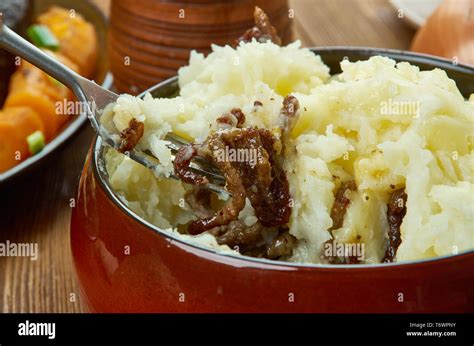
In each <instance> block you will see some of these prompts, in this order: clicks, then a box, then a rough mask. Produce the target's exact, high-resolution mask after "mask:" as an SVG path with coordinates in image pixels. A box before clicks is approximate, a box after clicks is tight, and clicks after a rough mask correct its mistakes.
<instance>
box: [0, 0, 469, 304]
mask: <svg viewBox="0 0 474 346" xmlns="http://www.w3.org/2000/svg"><path fill="white" fill-rule="evenodd" d="M52 5H57V6H59V7H60V8H61V9H62V10H58V11H56V12H55V11H53V12H48V11H49V9H50V7H51V6H52ZM255 5H258V6H259V7H261V8H262V9H263V10H264V11H266V12H267V14H268V15H269V17H270V19H271V21H272V23H273V25H274V26H275V27H276V28H277V31H278V33H279V35H280V37H281V38H282V40H283V42H284V43H289V42H291V41H293V40H295V39H298V40H301V42H302V45H303V46H307V47H313V46H370V47H384V48H392V49H401V50H414V51H418V52H424V53H429V54H434V55H438V56H442V57H444V58H446V59H449V60H451V61H452V62H453V63H468V64H474V0H444V1H441V0H391V1H389V0H288V1H287V0H113V1H110V0H90V1H88V0H74V1H73V0H36V1H35V0H31V1H26V0H1V4H0V12H2V13H3V14H4V19H5V20H6V22H7V23H8V25H9V26H11V27H12V28H13V29H14V30H15V31H17V32H19V33H21V34H22V35H24V36H25V37H29V38H30V39H32V37H33V38H36V39H37V41H38V42H39V44H42V45H43V46H44V47H45V48H48V49H51V50H52V51H54V53H55V54H59V55H64V58H65V59H67V60H68V61H70V63H71V66H74V67H75V68H77V70H78V71H79V72H80V73H83V74H84V75H87V76H88V77H89V78H92V79H94V80H96V81H97V82H99V83H106V81H107V80H109V81H110V80H111V79H110V78H107V77H106V76H107V75H108V76H109V77H110V76H113V85H108V86H110V87H112V88H114V89H115V90H117V91H118V92H122V93H123V92H126V93H131V94H135V95H136V94H139V93H141V92H142V91H144V90H146V89H147V88H149V87H151V86H153V85H154V84H156V83H158V82H160V81H161V80H163V79H166V78H169V77H171V76H173V75H175V74H176V72H177V70H178V69H179V67H180V66H183V65H186V64H187V61H188V58H189V54H190V51H191V50H193V49H196V50H198V51H200V52H203V53H208V52H209V51H210V45H211V43H215V44H219V45H223V44H234V43H235V40H236V39H237V38H238V37H239V36H240V35H242V34H243V33H244V31H245V30H247V29H248V28H250V27H252V26H253V9H254V6H255ZM45 13H46V14H45ZM42 14H43V17H41V15H42ZM76 14H79V17H78V16H76ZM37 22H40V23H42V24H43V25H46V26H48V25H49V28H50V29H51V31H52V32H53V33H54V34H55V35H56V37H57V38H58V39H59V41H60V42H61V43H62V46H61V48H60V49H59V50H58V47H55V45H54V42H53V43H51V42H50V41H51V40H50V39H51V37H49V36H48V35H46V36H45V35H44V32H42V31H41V30H39V29H41V28H36V29H35V30H33V31H31V30H30V32H29V33H28V32H27V31H28V28H31V25H32V24H34V23H37ZM28 34H29V35H28ZM32 34H33V36H32ZM38 35H39V36H38ZM48 39H49V40H48ZM53 41H54V40H53ZM47 44H49V46H46V45H47ZM22 68H23V67H22ZM28 68H29V67H28ZM18 71H20V68H17V66H16V65H15V64H14V57H11V56H7V55H6V54H5V53H4V52H0V102H3V100H4V99H7V102H10V103H11V105H17V104H18V103H20V104H22V105H23V106H26V107H30V108H32V109H33V110H38V112H37V113H39V117H40V118H41V117H44V116H45V114H46V113H47V112H49V108H47V105H46V104H47V103H48V102H49V101H51V100H52V99H54V97H55V95H58V93H59V92H65V91H64V90H62V89H58V88H59V87H60V86H58V85H57V84H55V82H54V81H51V80H49V79H48V78H47V77H45V76H43V75H35V72H34V71H35V70H34V69H31V70H30V71H33V72H29V73H25V72H21V71H20V72H21V73H20V72H18ZM15 73H17V77H15ZM32 73H33V75H35V76H37V77H35V79H34V80H32V79H27V78H26V77H27V76H31V75H32ZM13 81H16V82H15V83H13ZM38 81H40V82H41V83H40V82H38ZM14 90H16V92H17V93H16V94H15V93H13V91H14ZM12 93H13V94H14V95H12ZM46 94H47V97H46V96H44V95H46ZM14 96H15V97H14ZM43 96H44V97H43ZM8 98H10V101H8ZM31 100H35V101H34V102H33V101H31ZM45 102H46V103H45ZM2 106H3V111H2V112H0V131H1V130H2V129H3V131H4V132H1V133H0V161H1V159H2V158H1V145H2V142H1V140H2V136H4V137H3V138H6V136H7V135H8V134H9V133H10V132H11V129H14V128H17V127H15V126H14V124H15V122H17V121H19V120H18V118H19V116H17V118H15V119H12V120H9V121H10V122H8V121H6V120H2V117H3V118H5V117H4V114H2V113H12V112H13V111H12V110H11V108H9V106H8V105H5V104H3V105H2ZM49 106H50V105H49ZM38 107H39V108H38ZM30 113H31V114H34V112H30ZM31 114H30V115H29V116H30V117H32V118H34V116H33V115H31ZM14 116H15V115H14V114H13V113H12V114H10V117H14ZM25 117H26V115H24V114H23V118H25ZM23 118H22V119H23ZM5 119H6V118H5ZM40 120H41V119H40ZM73 121H74V120H72V122H73ZM28 124H30V125H31V124H33V122H32V121H30V122H28ZM38 124H39V123H38ZM31 126H33V125H31ZM37 126H40V125H37ZM67 126H68V125H67V124H66V125H64V124H59V125H58V126H57V127H56V132H54V133H53V134H52V135H51V138H55V136H59V135H60V134H61V132H62V131H65V129H67ZM43 130H44V129H43ZM93 136H94V133H93V131H92V129H91V127H90V126H88V125H83V126H82V125H81V126H79V127H78V129H77V130H75V131H74V132H71V134H70V136H69V137H68V138H67V139H66V140H65V141H64V142H67V143H65V145H64V146H62V148H61V150H57V151H55V153H54V155H49V157H45V160H44V163H43V164H42V165H41V169H36V170H30V171H29V172H28V173H25V174H22V175H21V177H19V178H18V179H15V180H14V181H12V182H10V183H9V184H2V183H1V181H0V220H1V224H0V241H5V240H10V241H12V242H35V243H38V244H39V249H40V258H41V260H39V261H30V260H29V259H28V258H21V257H1V258H0V311H3V312H27V311H29V312H81V311H83V307H82V303H81V301H80V298H79V295H78V287H77V285H76V281H75V276H74V275H75V274H74V271H73V267H72V262H71V253H70V249H69V223H70V214H71V208H74V198H75V195H76V188H77V184H78V179H79V175H80V172H81V169H82V165H83V162H84V157H85V155H86V152H87V150H88V148H89V145H90V143H91V141H92V138H93ZM43 144H45V145H46V147H45V148H48V145H50V144H48V139H46V143H43ZM25 150H26V149H25ZM28 155H29V154H28ZM0 168H1V162H0ZM0 172H1V169H0ZM0 176H1V174H0Z"/></svg>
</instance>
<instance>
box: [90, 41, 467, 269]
mask: <svg viewBox="0 0 474 346" xmlns="http://www.w3.org/2000/svg"><path fill="white" fill-rule="evenodd" d="M309 49H310V50H311V51H312V52H314V53H318V52H321V53H339V54H340V53H342V52H347V53H355V52H357V53H364V54H371V53H372V54H371V55H374V54H373V53H375V54H377V55H380V53H382V54H387V55H389V56H390V57H393V56H396V57H398V58H400V60H403V57H407V56H409V57H411V58H414V59H415V60H419V62H422V63H430V62H431V63H434V65H436V66H434V68H436V67H438V68H442V66H446V64H449V66H450V68H451V69H452V68H453V67H454V68H455V69H461V71H462V72H467V73H471V74H473V76H474V66H470V65H465V64H456V65H454V64H453V63H452V62H451V61H450V60H448V59H443V58H439V57H436V56H432V55H428V54H420V53H414V52H408V51H402V50H394V49H385V48H369V47H352V46H347V47H346V46H329V47H316V48H309ZM395 59H396V58H395ZM413 62H415V61H410V63H413ZM177 81H178V76H174V77H171V78H169V79H166V80H163V81H162V82H160V83H158V84H156V85H154V86H152V87H151V88H149V89H147V90H145V91H144V92H143V93H141V94H140V95H139V97H143V96H144V95H145V94H147V93H149V92H151V91H155V90H158V89H160V88H163V87H164V86H169V85H172V84H173V83H177ZM91 150H92V153H93V155H92V159H91V161H92V162H91V167H92V173H93V175H94V178H95V180H96V181H97V182H98V184H99V186H100V188H101V189H102V190H103V192H104V193H105V195H106V196H107V197H108V199H110V200H111V201H112V202H113V203H114V204H115V205H116V206H117V207H118V208H119V209H120V210H121V211H122V212H123V213H124V214H125V215H126V216H127V217H130V218H131V219H132V220H134V221H135V222H138V223H139V224H142V225H143V226H145V227H146V228H147V229H148V230H150V231H152V232H154V233H156V234H158V235H160V236H163V237H165V239H171V240H173V241H174V242H178V243H180V244H182V245H185V246H189V247H191V248H193V249H196V250H199V251H202V252H203V254H207V255H211V256H212V255H215V256H218V257H223V258H227V259H231V260H237V261H238V262H240V263H241V264H246V265H247V266H251V265H253V266H255V265H257V266H258V265H265V266H267V267H269V268H270V269H277V270H285V269H286V270H296V269H334V270H338V269H339V270H347V269H353V270H354V269H369V268H373V269H384V268H385V269H387V270H391V269H393V268H394V267H396V268H405V267H410V266H415V265H421V264H429V263H438V262H443V261H446V260H456V259H460V258H461V257H464V256H468V255H474V249H471V250H465V251H462V252H460V253H457V254H449V255H443V256H437V257H432V258H427V259H418V260H412V261H403V262H399V263H397V262H391V263H375V264H338V265H335V264H323V263H307V262H302V263H299V262H285V261H277V260H270V259H262V258H255V257H250V256H243V255H240V254H238V253H237V252H235V251H229V252H225V251H223V250H218V249H215V248H211V247H208V246H204V245H201V244H198V243H197V242H194V241H192V240H187V239H183V238H182V237H180V236H179V235H176V234H174V233H171V232H169V231H167V230H163V229H161V228H160V227H158V226H155V225H153V224H152V223H151V222H149V221H147V220H145V219H143V218H142V217H141V216H139V215H137V214H136V213H135V212H134V211H133V210H131V209H130V208H129V207H128V206H127V205H126V204H125V203H124V202H123V200H122V199H121V198H120V197H119V196H118V195H117V194H116V193H115V192H114V191H113V189H112V187H111V186H110V184H109V183H108V173H107V171H106V169H105V165H104V159H103V156H104V155H103V154H104V150H105V146H104V145H103V144H102V139H101V138H100V137H99V136H97V135H96V136H95V138H94V140H93V142H92V146H91ZM99 162H100V164H99ZM99 166H101V167H99ZM196 255H198V256H199V254H196ZM206 259H208V260H212V261H214V260H213V259H211V258H209V257H208V256H206Z"/></svg>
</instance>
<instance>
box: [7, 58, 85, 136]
mask: <svg viewBox="0 0 474 346" xmlns="http://www.w3.org/2000/svg"><path fill="white" fill-rule="evenodd" d="M49 54H51V55H52V56H53V57H55V58H56V59H57V60H59V61H61V62H62V63H64V64H66V65H67V66H69V67H70V68H71V69H73V70H75V71H77V65H75V64H74V63H72V62H71V61H70V60H69V59H67V58H66V57H64V56H62V55H60V54H54V53H52V52H49ZM73 100H74V97H73V94H72V92H71V91H70V90H69V89H68V88H66V87H65V86H64V85H62V84H61V83H59V82H57V81H56V80H54V79H53V78H51V77H49V76H48V75H47V74H46V73H44V72H43V71H41V70H39V69H38V68H36V67H35V66H33V65H31V64H30V63H28V62H26V61H22V64H21V66H20V67H19V68H18V70H17V71H16V72H15V73H14V74H13V76H12V77H11V79H10V93H9V95H8V97H7V100H6V101H5V105H6V106H28V107H31V108H33V109H34V110H35V111H36V112H37V113H38V114H39V115H40V116H41V119H42V120H43V124H44V131H45V132H44V135H45V137H46V140H47V141H49V140H51V139H52V138H53V137H54V136H55V135H56V134H57V132H58V130H59V129H60V128H61V127H62V126H63V125H64V124H65V123H66V122H67V121H68V120H69V119H70V118H71V115H73V114H65V112H64V111H63V110H64V109H65V108H66V107H64V105H65V104H66V102H68V101H73Z"/></svg>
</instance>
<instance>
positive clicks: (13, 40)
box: [0, 14, 229, 195]
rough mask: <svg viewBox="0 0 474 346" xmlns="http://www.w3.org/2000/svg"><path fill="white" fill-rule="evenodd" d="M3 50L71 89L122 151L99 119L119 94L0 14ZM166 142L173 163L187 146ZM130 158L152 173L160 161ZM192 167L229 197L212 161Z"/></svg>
mask: <svg viewBox="0 0 474 346" xmlns="http://www.w3.org/2000/svg"><path fill="white" fill-rule="evenodd" d="M0 47H2V48H4V49H5V50H7V51H9V52H10V53H12V54H14V55H17V56H20V57H21V58H23V59H25V60H27V61H29V62H30V63H31V64H33V65H35V66H36V67H38V68H39V69H41V70H43V71H44V72H46V73H47V74H48V75H50V76H51V77H53V78H55V79H57V80H58V81H59V82H61V83H63V84H64V85H65V86H67V87H68V88H69V89H71V90H72V91H73V93H74V94H75V95H76V97H77V99H78V101H79V102H81V106H82V109H84V110H85V111H86V113H87V114H86V116H87V117H88V119H89V120H90V122H91V124H92V127H93V128H94V130H95V131H96V132H97V134H98V135H99V136H101V137H102V139H103V141H104V142H105V143H106V144H108V145H109V146H111V147H113V148H115V149H118V148H119V146H120V143H119V142H118V141H117V140H116V139H115V138H117V136H116V134H115V136H114V135H113V134H112V133H110V132H109V131H108V130H107V129H105V128H104V127H103V126H101V125H100V120H99V119H100V116H101V114H102V111H103V110H104V109H105V107H106V106H108V105H109V104H111V103H114V102H115V101H116V100H117V98H118V97H119V95H117V94H115V93H113V92H112V91H109V90H107V89H104V88H102V87H100V86H99V85H97V84H96V83H95V82H93V81H90V80H88V79H86V78H84V77H82V76H80V75H79V74H77V73H76V72H74V71H72V70H71V69H70V68H68V67H67V66H65V65H63V64H61V63H60V62H58V61H57V60H55V59H54V58H52V57H51V56H49V55H48V54H46V53H45V52H43V51H42V50H40V49H39V48H37V47H36V46H34V45H33V44H31V43H29V42H28V41H27V40H25V39H24V38H22V37H21V36H19V35H18V34H16V33H15V32H14V31H12V30H11V29H10V28H8V27H7V26H6V25H5V24H3V21H2V17H1V14H0ZM91 105H92V106H93V107H92V109H93V110H94V111H93V110H92V109H91ZM81 116H83V115H81ZM165 139H166V140H168V141H170V144H169V148H170V149H171V151H172V153H173V160H174V154H176V152H177V151H178V149H179V148H180V147H181V146H183V145H186V144H188V142H187V141H186V140H185V139H184V138H182V137H179V136H177V135H176V134H173V133H169V134H168V135H167V136H166V138H165ZM127 155H128V156H129V157H130V158H131V159H132V160H134V161H136V162H138V163H140V164H142V165H143V166H145V167H147V168H149V169H152V170H154V169H155V168H156V167H157V166H159V165H160V163H159V160H158V159H157V158H156V157H154V156H153V155H152V154H151V153H150V152H142V151H138V150H135V149H133V150H131V151H130V152H128V153H127ZM190 167H191V169H192V170H194V171H195V172H196V173H198V174H201V175H204V176H206V177H207V178H208V179H209V181H210V183H209V184H208V185H207V186H206V187H207V188H208V189H209V190H211V191H214V192H216V193H219V194H222V195H229V193H228V192H227V191H226V190H225V188H224V185H225V179H224V178H223V177H222V175H221V173H220V172H219V171H218V170H217V169H216V168H215V167H213V166H212V165H211V164H210V163H209V162H207V161H206V160H204V159H203V158H199V157H197V158H196V159H195V160H193V162H192V163H191V165H190ZM171 177H172V178H175V179H179V178H177V177H176V176H175V175H174V174H172V175H171Z"/></svg>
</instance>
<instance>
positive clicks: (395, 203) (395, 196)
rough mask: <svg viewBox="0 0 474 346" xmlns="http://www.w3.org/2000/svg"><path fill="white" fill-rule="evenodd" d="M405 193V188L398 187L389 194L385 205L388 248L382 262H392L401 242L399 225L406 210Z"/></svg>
mask: <svg viewBox="0 0 474 346" xmlns="http://www.w3.org/2000/svg"><path fill="white" fill-rule="evenodd" d="M406 202H407V194H406V193H405V189H398V190H396V191H394V192H393V193H392V194H391V195H390V199H389V201H388V205H387V208H388V209H387V221H388V227H389V228H388V248H387V251H386V252H385V257H384V259H383V262H393V261H394V259H395V256H396V254H397V249H398V247H399V246H400V243H401V242H402V240H401V236H400V226H401V225H402V221H403V218H404V217H405V214H406V212H407V208H406Z"/></svg>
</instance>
